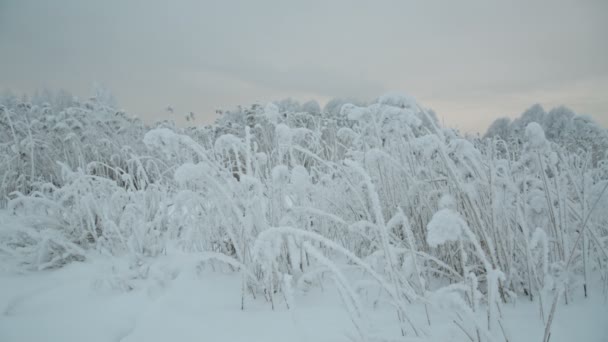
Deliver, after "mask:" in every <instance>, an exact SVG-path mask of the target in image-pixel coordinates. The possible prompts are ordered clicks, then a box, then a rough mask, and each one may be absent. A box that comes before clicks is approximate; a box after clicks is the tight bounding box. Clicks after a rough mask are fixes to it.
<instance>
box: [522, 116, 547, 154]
mask: <svg viewBox="0 0 608 342" xmlns="http://www.w3.org/2000/svg"><path fill="white" fill-rule="evenodd" d="M526 139H527V141H528V144H529V145H530V147H531V148H533V149H541V148H542V147H543V146H544V145H545V144H546V143H547V140H546V139H545V131H544V130H543V128H542V127H541V126H540V125H539V124H538V123H536V122H530V123H529V124H528V126H526Z"/></svg>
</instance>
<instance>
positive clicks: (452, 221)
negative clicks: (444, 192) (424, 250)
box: [426, 209, 468, 247]
mask: <svg viewBox="0 0 608 342" xmlns="http://www.w3.org/2000/svg"><path fill="white" fill-rule="evenodd" d="M427 228H428V235H427V237H426V241H427V242H428V244H429V246H431V247H437V246H439V245H442V244H444V243H446V242H449V241H458V239H460V237H461V236H462V234H463V231H464V230H465V229H468V228H467V223H466V222H465V221H464V220H463V219H462V217H461V216H460V215H459V214H458V213H457V212H455V211H454V210H452V209H441V210H439V211H438V212H436V213H435V214H434V215H433V218H432V219H431V221H430V222H429V224H428V226H427Z"/></svg>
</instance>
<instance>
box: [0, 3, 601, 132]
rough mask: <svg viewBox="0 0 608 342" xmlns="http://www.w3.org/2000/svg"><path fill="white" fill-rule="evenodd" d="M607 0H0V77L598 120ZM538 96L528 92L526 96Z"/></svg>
mask: <svg viewBox="0 0 608 342" xmlns="http://www.w3.org/2000/svg"><path fill="white" fill-rule="evenodd" d="M607 13H608V2H606V1H602V0H597V1H593V0H582V1H580V0H579V1H575V0H557V1H533V2H529V1H524V0H516V1H511V2H502V3H495V2H488V1H481V0H469V1H458V2H456V1H436V0H430V1H389V0H386V1H375V2H369V1H342V0H334V1H321V0H314V1H307V2H298V3H292V2H289V1H278V0H272V1H269V0H260V1H244V0H241V1H217V2H216V1H179V2H173V1H161V0H152V1H135V0H134V1H118V0H108V1H103V2H95V1H79V0H57V1H52V2H51V1H31V0H2V1H0V46H2V51H1V53H0V87H9V88H13V89H15V90H17V91H32V90H34V89H36V88H40V87H53V88H66V89H70V90H72V91H74V92H76V93H77V94H80V95H86V94H87V92H88V89H89V86H90V84H91V83H92V82H93V81H99V82H101V83H104V84H106V85H107V86H108V87H109V88H110V89H112V90H113V91H114V92H115V93H116V96H117V98H118V99H119V102H120V103H121V104H122V105H123V106H124V107H126V109H128V110H129V111H131V112H134V113H136V114H139V115H140V116H141V117H144V118H150V119H156V118H160V117H162V115H164V113H163V111H162V108H164V107H165V106H166V105H167V104H169V103H171V104H174V105H176V106H177V107H178V108H183V110H184V111H186V110H194V111H197V112H199V113H201V114H202V115H203V116H204V119H205V120H207V121H209V120H211V118H212V117H213V109H214V108H216V107H227V106H229V105H230V104H232V105H236V104H240V103H249V102H253V101H267V100H271V99H276V98H280V97H283V96H292V97H295V98H301V99H303V100H304V99H307V98H311V97H312V98H317V99H319V100H322V101H323V100H327V99H328V98H331V97H333V96H356V97H361V98H372V97H375V96H377V95H379V93H381V92H383V91H385V90H390V89H396V90H402V91H406V92H409V93H411V94H412V95H414V96H415V97H417V98H418V99H419V100H421V102H423V104H424V105H426V106H428V107H434V108H435V109H437V110H438V112H439V114H440V115H441V116H443V117H445V120H446V123H448V124H452V125H456V126H459V127H461V128H462V129H465V130H468V131H473V130H481V129H484V128H485V126H487V124H488V123H489V121H491V120H492V119H493V118H494V117H496V116H499V115H511V116H513V115H516V114H518V112H520V111H522V110H524V109H525V108H526V107H527V106H529V105H531V104H532V103H533V102H539V101H540V102H544V103H547V104H566V105H571V106H572V107H573V108H574V109H575V110H577V111H580V112H586V113H591V114H594V115H595V117H596V119H598V120H600V121H601V122H603V123H604V124H607V125H608V103H606V100H605V98H606V96H605V94H607V93H608V81H607V80H608V40H607V39H605V37H606V34H608V18H607ZM533 96H537V97H538V98H533Z"/></svg>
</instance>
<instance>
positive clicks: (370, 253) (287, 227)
mask: <svg viewBox="0 0 608 342" xmlns="http://www.w3.org/2000/svg"><path fill="white" fill-rule="evenodd" d="M4 102H5V104H4V106H2V107H0V109H1V113H0V134H4V135H0V137H2V138H1V139H2V140H1V141H0V165H3V166H4V167H3V168H1V169H0V194H1V195H2V196H3V202H1V203H0V206H1V207H5V208H4V209H1V215H0V256H2V260H3V261H2V263H1V264H0V268H1V269H2V270H3V275H2V276H3V280H4V281H3V284H4V283H6V284H7V286H8V290H6V291H3V293H2V296H3V297H2V298H3V299H2V303H0V304H2V305H3V312H4V315H3V316H2V320H1V321H0V328H1V329H0V334H6V335H5V336H6V338H5V339H2V340H8V341H13V340H14V341H20V340H38V339H37V336H38V337H41V336H43V335H45V336H51V335H53V334H56V335H53V338H52V340H61V341H64V340H69V339H73V340H82V339H85V338H84V336H85V335H87V334H88V335H87V336H88V338H87V339H89V340H90V339H92V338H99V339H100V340H111V341H120V340H122V341H139V340H142V341H143V340H154V339H157V340H162V339H169V338H170V337H173V339H175V338H176V339H177V340H189V339H200V338H209V339H212V340H239V339H247V340H266V341H268V340H294V339H295V340H315V341H318V340H328V341H330V340H331V341H333V340H347V339H351V340H360V341H374V340H379V341H389V340H403V341H407V340H417V341H449V340H454V341H469V340H470V341H479V342H481V341H519V340H532V341H541V340H542V341H543V342H548V341H552V342H553V341H566V340H569V338H571V337H577V338H579V339H585V338H590V339H597V340H598V341H599V340H601V339H602V338H603V337H606V330H605V328H604V327H603V325H602V324H599V322H598V320H599V318H598V317H601V315H600V314H601V313H602V310H604V309H603V308H604V307H605V306H602V305H603V304H601V303H605V301H606V295H607V293H606V292H607V288H608V287H607V286H608V267H607V266H606V265H607V263H608V253H607V251H608V213H607V212H606V210H605V208H608V194H607V193H606V192H607V191H606V189H607V188H608V163H607V162H605V161H604V160H602V159H598V155H601V154H598V153H597V151H596V150H594V151H584V150H580V151H579V152H578V153H572V146H562V145H561V144H560V142H559V141H550V140H547V137H546V136H545V133H544V131H543V128H542V127H541V125H539V124H537V123H534V122H531V123H529V124H528V125H527V126H526V129H525V130H524V132H523V134H522V135H521V136H517V135H514V136H512V137H510V138H508V139H500V138H496V137H495V138H488V139H478V138H473V137H464V136H462V135H460V134H459V133H458V132H456V131H454V130H451V129H449V128H444V127H441V126H440V125H439V123H438V122H437V120H436V118H435V117H434V114H433V113H432V112H430V111H428V110H425V109H423V108H422V107H420V106H419V105H418V104H417V103H416V102H415V101H414V100H413V99H412V98H411V97H408V96H401V95H398V94H389V95H386V96H382V97H380V98H378V99H377V100H376V101H374V102H372V103H370V104H367V105H364V104H361V103H359V104H357V105H354V104H344V105H343V106H341V107H340V106H337V105H336V104H335V103H332V105H331V107H329V108H328V109H327V110H325V111H320V110H319V109H318V106H312V105H310V104H305V105H303V106H299V105H298V104H297V103H294V102H289V101H287V102H278V103H276V104H268V105H266V106H259V105H254V106H251V107H250V108H240V109H238V110H236V111H233V112H227V113H224V114H223V115H222V116H221V117H220V118H219V119H218V121H217V122H216V124H214V125H212V126H207V127H200V128H187V129H179V128H176V127H174V126H173V125H172V124H170V123H166V122H165V123H158V124H156V125H154V126H153V127H148V126H146V125H144V124H143V123H141V122H139V121H137V120H134V119H131V118H129V117H128V116H126V115H125V114H124V113H122V112H119V111H116V110H115V109H113V108H111V107H109V106H107V105H105V104H104V103H102V102H100V101H98V100H97V99H92V100H90V101H88V102H86V103H71V104H69V105H68V106H67V107H65V106H64V107H61V108H58V107H56V106H55V107H53V106H51V105H47V104H38V105H32V104H30V103H20V102H18V101H16V100H15V99H12V100H11V101H8V100H4ZM337 107H340V108H341V109H340V110H336V108H337ZM575 140H576V139H575ZM592 152H593V153H592ZM11 284H12V285H11ZM62 301H63V302H64V303H65V304H64V305H60V303H62ZM56 310H58V311H56ZM58 312H65V317H63V316H62V315H59V314H58ZM604 312H605V311H604ZM113 313H116V314H113ZM108 316H111V317H110V318H107V317H108ZM520 318H525V319H520ZM28 321H29V322H30V323H33V326H37V327H39V328H40V329H39V330H37V329H24V324H25V322H28ZM205 331H206V333H205ZM23 334H31V335H28V336H29V337H27V336H26V335H23ZM36 334H41V335H36ZM0 337H3V335H0Z"/></svg>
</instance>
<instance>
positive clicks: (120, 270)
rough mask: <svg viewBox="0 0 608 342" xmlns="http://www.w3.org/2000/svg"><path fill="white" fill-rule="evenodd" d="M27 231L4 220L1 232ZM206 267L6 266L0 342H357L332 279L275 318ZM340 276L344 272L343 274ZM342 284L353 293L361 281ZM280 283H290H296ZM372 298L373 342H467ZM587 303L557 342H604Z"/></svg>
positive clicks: (562, 319) (596, 292)
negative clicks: (398, 317)
mask: <svg viewBox="0 0 608 342" xmlns="http://www.w3.org/2000/svg"><path fill="white" fill-rule="evenodd" d="M439 213H443V214H440V215H441V216H442V217H443V216H446V220H448V219H449V220H450V221H452V223H453V220H454V217H453V215H454V213H453V212H451V211H449V210H448V209H444V210H442V211H440V212H439ZM439 213H438V214H439ZM434 220H435V218H434ZM443 221H444V220H441V221H437V222H443ZM21 224H22V223H20V222H19V221H18V220H16V219H14V218H12V217H10V216H9V215H6V213H3V212H0V229H5V228H8V227H13V228H14V227H15V226H18V225H21ZM448 226H449V225H448ZM444 228H445V227H444ZM443 236H446V235H443ZM438 240H441V239H438ZM202 259H203V256H202V255H197V254H183V253H179V252H173V253H172V252H171V251H169V252H168V255H165V256H160V257H156V258H154V259H150V260H128V259H127V258H115V257H108V256H106V255H101V254H98V253H96V252H92V253H91V254H89V255H87V261H85V262H74V263H71V264H69V265H67V266H64V267H62V268H60V269H54V270H45V271H38V272H26V271H23V270H21V269H19V268H16V267H14V265H11V264H10V263H8V262H7V261H8V260H9V259H7V258H4V257H3V258H2V259H0V260H2V262H0V289H1V291H0V341H3V342H39V341H57V342H81V341H90V342H97V341H99V342H106V341H112V342H113V341H116V342H136V341H141V342H155V341H180V342H185V341H265V342H273V341H315V342H317V341H328V342H329V341H345V342H346V341H352V340H353V338H355V339H356V338H357V335H356V333H355V328H354V326H353V323H352V321H351V319H350V316H349V313H348V312H347V310H346V309H345V307H344V304H343V302H342V301H341V299H340V298H341V296H340V294H339V293H338V291H337V289H336V286H335V285H334V282H333V281H332V278H331V276H326V277H323V278H324V279H325V281H324V286H322V287H319V286H311V287H310V286H304V287H302V286H294V288H293V289H290V290H289V291H288V293H289V298H284V299H281V300H277V303H276V307H275V308H274V309H272V308H271V306H270V305H269V303H268V302H266V301H265V300H264V299H263V298H260V297H258V298H256V299H254V298H252V297H251V296H250V295H247V296H246V297H245V302H244V309H243V310H241V277H240V275H239V274H238V273H234V272H222V271H218V270H217V269H216V270H215V271H212V270H211V268H209V267H203V266H202V263H201V260H202ZM336 264H337V265H340V264H339V263H336ZM341 268H343V269H344V270H346V269H347V267H346V265H342V266H341ZM345 274H347V275H348V277H349V280H350V281H353V283H356V281H355V280H356V279H357V274H359V272H353V273H348V272H346V273H345ZM283 281H288V282H290V281H291V276H287V277H286V278H284V279H283ZM372 292H373V293H372ZM372 292H369V293H367V292H363V293H360V296H361V298H362V299H364V301H365V302H364V304H363V305H364V307H365V309H366V310H367V311H368V315H367V316H366V317H367V318H368V319H369V322H367V323H369V326H370V327H371V330H370V332H369V334H370V340H374V341H436V342H439V341H441V342H443V341H468V337H466V336H465V335H464V334H463V333H462V331H461V330H459V329H458V328H457V327H456V326H455V325H454V324H452V323H451V322H452V318H451V317H450V316H449V314H446V313H445V312H444V311H443V310H442V309H441V306H437V307H433V306H430V307H429V308H428V309H429V310H430V311H429V313H430V315H431V317H432V320H431V325H430V326H428V324H427V323H426V313H425V308H424V306H423V305H422V304H420V303H418V304H416V303H413V304H411V305H410V306H409V308H408V314H409V315H410V317H411V319H412V320H413V321H415V322H416V323H417V324H419V325H421V326H424V328H423V331H422V333H423V334H424V336H422V337H420V338H414V337H413V336H409V337H405V338H404V337H402V336H400V333H399V331H398V330H397V329H396V325H395V311H394V310H393V309H392V308H391V307H390V305H386V304H382V302H376V300H377V299H378V298H377V293H376V292H375V291H372ZM590 293H591V294H592V297H590V298H587V299H585V298H583V297H582V295H578V296H576V298H574V299H575V300H573V301H572V303H571V304H569V305H564V303H563V301H560V303H559V307H558V310H557V314H556V316H555V322H554V324H553V327H552V338H551V341H552V342H567V341H586V342H604V341H606V340H607V338H608V325H606V321H605V318H606V317H608V305H607V303H606V299H605V297H603V295H602V294H601V289H600V288H592V289H591V291H590ZM450 296H452V297H455V294H453V293H452V294H450ZM454 299H458V298H454ZM288 304H289V308H288ZM547 305H548V304H547ZM503 310H504V312H503V315H504V320H503V322H504V324H505V325H506V327H507V328H508V329H509V331H510V332H511V334H512V335H511V338H512V340H513V341H540V340H541V339H542V336H543V324H542V321H541V319H540V317H539V315H538V305H537V304H536V303H531V302H529V301H527V300H526V299H525V298H522V299H520V300H517V301H516V302H515V303H512V304H508V305H505V306H504V307H503ZM483 315H484V311H483V310H481V311H480V312H479V313H478V316H479V317H478V318H479V319H480V320H481V319H482V317H483ZM496 340H497V341H498V340H500V339H498V338H497V339H496Z"/></svg>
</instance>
